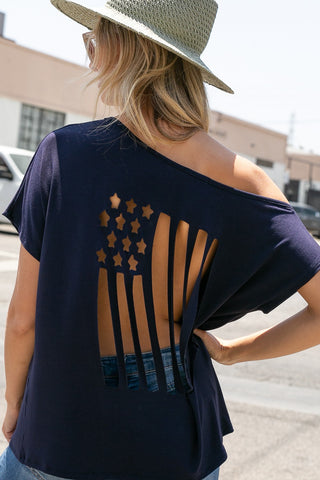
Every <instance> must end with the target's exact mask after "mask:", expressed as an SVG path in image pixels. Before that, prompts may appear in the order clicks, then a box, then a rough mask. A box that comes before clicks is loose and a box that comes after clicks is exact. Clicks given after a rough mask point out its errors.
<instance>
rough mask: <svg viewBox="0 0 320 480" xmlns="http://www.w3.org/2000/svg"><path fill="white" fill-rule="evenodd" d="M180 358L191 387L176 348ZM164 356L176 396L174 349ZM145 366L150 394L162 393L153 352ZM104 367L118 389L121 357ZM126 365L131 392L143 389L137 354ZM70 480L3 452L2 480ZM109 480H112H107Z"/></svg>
mask: <svg viewBox="0 0 320 480" xmlns="http://www.w3.org/2000/svg"><path fill="white" fill-rule="evenodd" d="M176 355H177V363H178V368H179V372H180V375H181V380H182V382H183V384H184V385H187V381H186V377H185V373H184V370H183V365H182V362H181V358H180V352H179V345H176ZM161 356H162V360H163V365H164V369H165V374H166V379H167V389H168V393H170V394H174V393H175V385H174V376H173V369H172V362H171V349H170V347H167V348H163V349H161ZM142 358H143V363H144V367H145V372H146V380H147V386H148V390H150V391H155V390H158V384H157V375H156V370H155V365H154V361H153V355H152V352H144V353H142ZM101 365H102V368H103V373H104V378H105V383H106V384H107V385H109V386H117V384H118V370H117V357H116V356H110V357H101ZM125 365H126V371H127V374H128V388H129V389H132V390H136V389H137V388H139V374H138V369H137V363H136V358H135V354H131V353H130V354H125ZM218 477H219V469H217V470H215V471H214V472H212V473H210V474H209V475H208V476H207V477H205V478H204V479H203V480H218ZM35 479H37V480H66V479H64V478H62V477H55V476H54V475H49V474H48V473H44V472H41V471H40V470H36V469H35V468H31V467H28V466H27V465H23V464H22V463H20V462H19V460H18V459H17V458H16V456H15V455H14V453H13V452H12V450H11V448H10V447H7V449H6V450H5V451H4V452H3V454H2V455H1V457H0V480H35ZM106 480H108V479H106Z"/></svg>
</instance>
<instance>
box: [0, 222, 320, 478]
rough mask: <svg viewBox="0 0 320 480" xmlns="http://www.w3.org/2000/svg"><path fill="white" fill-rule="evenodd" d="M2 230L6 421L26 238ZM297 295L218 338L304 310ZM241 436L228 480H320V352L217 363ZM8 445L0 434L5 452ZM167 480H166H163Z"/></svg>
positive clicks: (224, 473)
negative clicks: (9, 316)
mask: <svg viewBox="0 0 320 480" xmlns="http://www.w3.org/2000/svg"><path fill="white" fill-rule="evenodd" d="M14 232H15V230H14V229H13V228H12V227H11V226H3V225H0V285H1V290H0V292H1V293H0V329H1V330H0V332H1V342H0V362H1V373H0V419H1V425H2V419H3V416H4V413H5V401H4V389H5V375H4V358H3V341H4V332H5V321H6V313H7V309H8V304H9V301H10V298H11V294H12V291H13V287H14V282H15V278H16V269H17V261H18V248H19V243H20V242H19V238H18V236H17V235H16V234H15V233H14ZM305 305H306V303H305V302H304V300H303V299H302V297H301V296H300V295H299V294H298V293H296V294H295V295H293V296H292V297H291V298H290V299H288V300H287V301H286V302H284V303H283V304H282V305H280V306H279V307H278V308H276V309H275V310H274V311H273V312H271V313H270V314H268V315H264V314H263V313H262V312H255V313H251V314H249V315H246V316H245V317H243V318H242V319H240V320H238V321H237V322H235V323H231V324H229V325H226V326H225V327H222V328H221V329H219V330H216V331H215V332H212V333H214V334H217V336H221V337H222V338H223V337H224V338H233V337H239V336H243V335H246V334H249V333H252V332H254V331H256V330H261V329H264V328H267V327H268V326H271V325H273V324H275V323H278V322H279V321H282V320H284V319H285V318H287V317H289V316H290V315H293V314H294V313H296V312H297V311H299V310H301V309H302V308H304V306H305ZM214 367H215V370H216V372H217V374H218V378H219V379H220V382H221V386H222V390H223V392H224V395H225V399H226V403H227V406H228V408H229V412H230V416H231V420H232V422H233V425H234V428H235V432H234V433H232V434H231V435H228V436H226V437H225V446H226V448H227V451H228V454H229V458H228V460H227V461H226V463H225V464H224V465H223V466H222V467H221V475H220V479H221V480H293V479H299V480H319V476H320V474H319V472H320V455H319V445H320V347H315V348H312V349H310V350H307V351H304V352H301V353H299V354H296V355H293V356H289V357H282V358H279V359H273V360H265V361H263V362H251V363H242V364H238V365H234V366H222V365H217V364H214ZM6 446H7V442H6V440H5V438H4V437H3V435H2V433H1V435H0V453H1V452H2V451H3V450H4V449H5V448H6ZM163 480H165V479H163Z"/></svg>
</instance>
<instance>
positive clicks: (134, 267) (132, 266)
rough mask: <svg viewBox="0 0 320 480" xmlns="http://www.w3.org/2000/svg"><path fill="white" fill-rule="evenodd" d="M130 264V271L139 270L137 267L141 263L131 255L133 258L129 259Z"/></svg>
mask: <svg viewBox="0 0 320 480" xmlns="http://www.w3.org/2000/svg"><path fill="white" fill-rule="evenodd" d="M128 263H129V265H130V270H135V271H136V270H137V265H138V263H139V262H137V260H136V259H135V258H134V256H133V255H131V257H130V258H129V260H128Z"/></svg>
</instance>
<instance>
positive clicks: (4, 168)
mask: <svg viewBox="0 0 320 480" xmlns="http://www.w3.org/2000/svg"><path fill="white" fill-rule="evenodd" d="M33 155H34V152H32V151H30V150H22V149H21V148H13V147H4V146H1V145H0V223H10V222H9V220H8V219H7V218H6V217H4V216H3V215H2V212H3V211H4V210H5V208H6V207H7V205H8V204H9V202H10V200H11V199H12V198H13V197H14V195H15V193H16V191H17V190H18V188H19V186H20V183H21V181H22V179H23V176H24V174H25V173H26V170H27V168H28V165H29V163H30V161H31V159H32V157H33Z"/></svg>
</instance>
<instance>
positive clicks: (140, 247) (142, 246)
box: [137, 238, 147, 255]
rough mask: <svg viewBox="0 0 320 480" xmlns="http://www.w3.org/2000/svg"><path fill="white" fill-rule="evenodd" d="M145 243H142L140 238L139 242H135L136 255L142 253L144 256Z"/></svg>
mask: <svg viewBox="0 0 320 480" xmlns="http://www.w3.org/2000/svg"><path fill="white" fill-rule="evenodd" d="M146 246H147V245H146V243H144V240H143V238H141V240H140V242H137V247H138V253H143V255H145V252H144V251H145V249H146Z"/></svg>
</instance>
